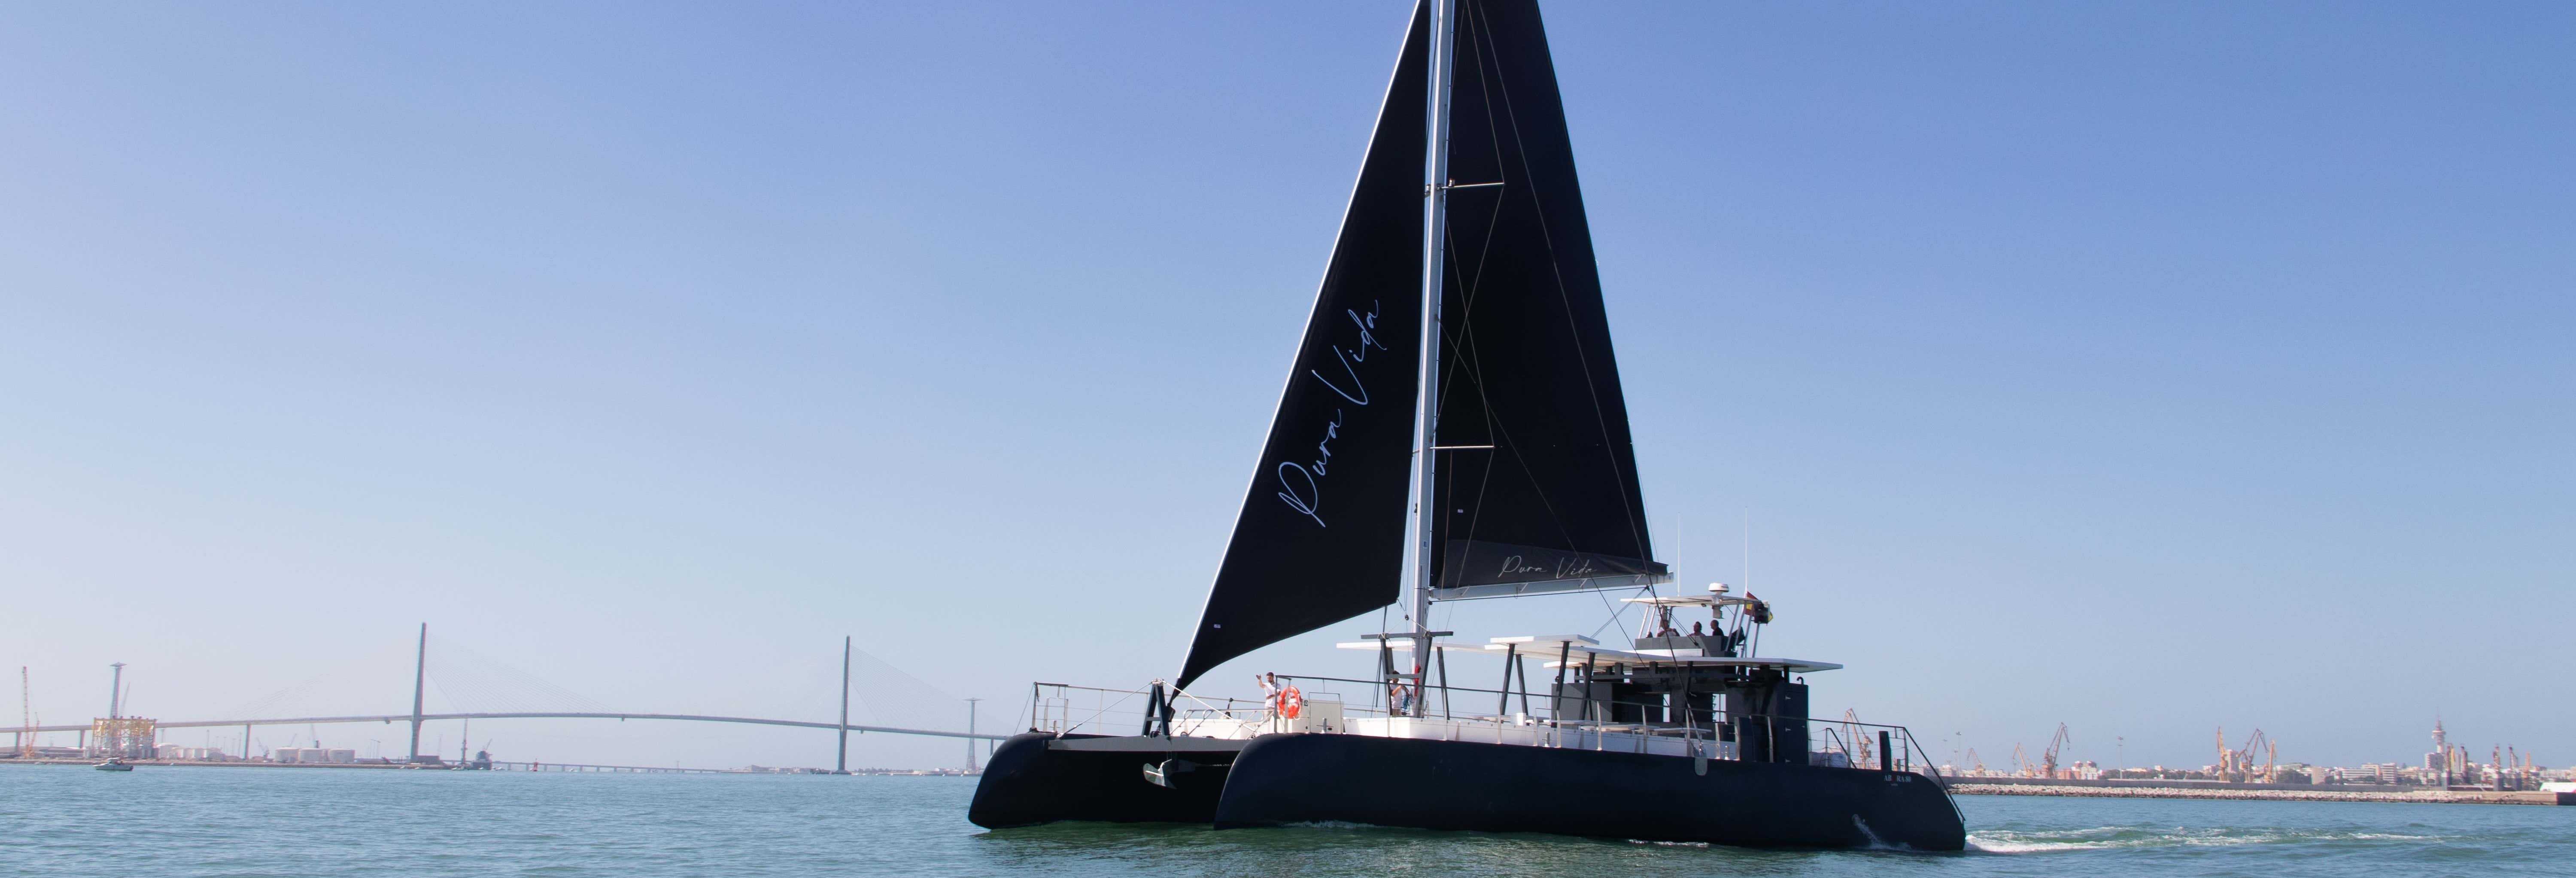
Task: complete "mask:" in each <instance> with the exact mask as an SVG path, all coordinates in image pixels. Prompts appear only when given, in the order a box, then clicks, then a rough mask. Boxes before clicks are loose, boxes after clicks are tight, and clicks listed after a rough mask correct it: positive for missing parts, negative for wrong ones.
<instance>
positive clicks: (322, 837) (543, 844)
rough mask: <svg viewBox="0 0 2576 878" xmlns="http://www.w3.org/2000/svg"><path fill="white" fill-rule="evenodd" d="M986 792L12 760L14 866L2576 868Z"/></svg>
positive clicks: (2068, 806) (2017, 815) (2050, 832)
mask: <svg viewBox="0 0 2576 878" xmlns="http://www.w3.org/2000/svg"><path fill="white" fill-rule="evenodd" d="M973 792H974V780H973V779H972V778H943V777H820V776H770V775H650V774H643V775H633V774H630V775H602V774H587V775H586V774H526V773H503V772H443V771H442V772H432V771H363V770H333V769H263V768H166V767H158V768H156V767H149V766H147V767H144V768H141V769H138V770H136V771H134V772H133V773H131V774H109V773H105V772H97V771H91V770H89V769H88V768H86V767H75V766H65V767H38V766H11V767H0V875H6V876H13V878H14V876H30V878H37V876H82V878H90V876H101V875H117V876H167V875H189V876H199V875H205V876H218V875H220V876H326V875H327V876H337V875H400V876H407V878H409V876H450V875H476V876H481V875H541V876H620V878H625V876H666V875H667V876H680V875H687V876H702V875H792V876H805V875H1007V874H1034V873H1041V872H1043V873H1047V874H1052V875H1070V876H1083V875H1127V874H1135V873H1144V872H1152V873H1156V874H1166V875H1247V874H1254V875H1318V876H1321V875H1386V874H1393V873H1402V874H1407V875H1476V876H1492V875H1564V874H1594V875H1764V876H1773V875H1777V876H1805V875H1818V876H1832V875H1862V874H1868V875H1905V876H1954V875H1955V876H1982V875H2051V876H2058V875H2078V876H2081V875H2106V876H2107V875H2120V876H2130V875H2149V876H2152V875H2195V876H2197V875H2250V876H2261V878H2298V876H2310V875H2336V876H2344V875H2369V874H2388V875H2464V876H2465V875H2477V876H2517V875H2561V876H2563V875H2576V808H2546V807H2531V806H2508V805H2397V804H2385V805H2383V804H2359V803H2339V802H2315V803H2310V802H2207V801H2193V800H2181V799H2058V798H2040V797H1994V796H1962V797H1960V799H1959V803H1960V807H1961V808H1962V809H1963V810H1965V811H1966V812H1967V815H1968V825H1969V829H1970V838H1971V839H1972V840H1973V842H1974V843H1975V845H1976V847H1977V848H1978V850H1975V851H1971V852H1969V853H1966V854H1947V855H1931V854H1909V853H1900V852H1889V851H1749V850H1739V849H1732V848H1723V847H1701V846H1694V845H1665V844H1639V843H1634V842H1622V841H1605V840H1587V839H1568V838H1556V837H1551V836H1541V835H1487V834H1478V833H1439V832H1417V831H1410V830H1394V829H1373V828H1366V827H1343V828H1298V829H1263V830H1229V831H1226V832H1215V831H1211V830H1207V829H1199V828H1191V827H1182V826H1117V825H1107V824H1066V825H1057V826H1046V827H1036V828H1032V829H1021V830H1011V831H1007V832H985V831H983V830H980V829H977V828H976V827H974V826H973V825H970V824H968V823H967V822H966V820H965V813H966V800H967V798H968V797H969V796H971V795H972V794H973Z"/></svg>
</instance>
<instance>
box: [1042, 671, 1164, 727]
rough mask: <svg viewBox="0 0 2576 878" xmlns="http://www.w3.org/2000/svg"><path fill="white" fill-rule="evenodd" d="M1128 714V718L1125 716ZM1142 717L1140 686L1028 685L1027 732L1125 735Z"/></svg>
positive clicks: (1143, 712)
mask: <svg viewBox="0 0 2576 878" xmlns="http://www.w3.org/2000/svg"><path fill="white" fill-rule="evenodd" d="M1131 705H1132V706H1131ZM1131 717H1132V718H1133V719H1132V720H1130V719H1129V718H1131ZM1144 719H1145V690H1142V689H1103V688H1100V687H1097V686H1075V685H1072V684H1069V683H1031V684H1029V731H1032V732H1045V733H1048V734H1051V735H1071V734H1092V735H1125V734H1133V733H1134V732H1133V731H1131V730H1133V729H1138V728H1142V727H1143V726H1144ZM1111 720H1117V721H1118V722H1111Z"/></svg>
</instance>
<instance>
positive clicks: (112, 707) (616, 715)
mask: <svg viewBox="0 0 2576 878" xmlns="http://www.w3.org/2000/svg"><path fill="white" fill-rule="evenodd" d="M853 652H854V647H853V645H852V643H851V639H850V638H842V640H841V714H840V718H839V719H838V720H835V721H831V722H824V721H819V720H798V719H774V718H767V717H752V716H723V715H717V714H700V713H645V712H632V711H599V710H573V711H548V710H509V711H479V712H449V713H430V712H427V711H426V710H424V709H423V707H424V706H425V704H426V696H427V690H428V681H429V626H428V625H427V624H423V625H421V626H420V643H419V647H418V651H417V653H416V654H415V662H416V663H415V665H414V667H413V672H412V696H411V699H412V700H411V712H410V713H386V714H359V715H349V716H279V717H266V718H252V719H206V720H165V721H153V720H139V721H138V720H130V719H124V718H120V717H119V716H118V713H119V712H120V704H121V702H122V700H123V688H122V687H123V684H122V683H121V682H116V683H112V684H111V685H110V690H111V696H112V697H111V698H110V700H109V702H108V704H109V706H108V718H107V719H104V720H95V721H93V722H92V723H91V724H88V725H34V724H32V723H30V724H28V725H23V726H20V727H18V728H15V729H7V731H11V732H15V733H17V734H16V740H15V741H13V743H18V744H32V743H33V736H34V735H36V734H41V733H45V732H80V733H90V732H93V731H95V732H97V733H98V734H100V735H103V736H108V740H103V741H90V740H88V739H87V738H86V737H84V739H83V742H82V749H83V751H84V752H87V751H88V750H89V749H90V748H91V747H92V746H93V745H95V746H99V747H101V748H103V749H102V750H101V751H100V752H102V753H108V754H118V753H124V752H127V751H130V750H132V749H135V748H136V746H137V745H139V746H141V747H149V746H150V745H151V741H150V740H146V739H140V738H141V736H142V735H141V733H136V737H135V738H126V737H123V736H124V735H126V734H128V731H127V730H128V729H132V728H138V727H137V726H134V725H132V724H133V723H138V722H139V723H148V724H149V728H150V729H151V730H152V731H151V733H150V734H153V735H157V734H158V732H159V730H161V729H193V728H233V727H236V726H238V727H240V728H241V729H242V749H243V753H242V758H244V759H249V758H251V756H252V755H253V754H252V753H251V752H250V749H251V741H252V736H251V730H252V729H253V728H255V727H258V726H300V725H326V724H340V723H382V724H388V725H389V724H392V723H407V724H409V725H410V726H411V751H410V753H411V755H410V757H409V758H408V759H406V760H403V761H406V762H416V763H417V762H436V761H437V758H436V757H433V756H425V754H423V753H421V751H420V731H421V724H423V723H428V722H436V721H440V720H478V719H479V720H494V719H613V720H618V721H620V722H623V721H626V720H661V721H673V722H698V723H734V724H739V725H756V726H784V727H788V728H799V729H820V730H829V731H832V732H835V733H837V734H838V735H839V747H838V751H839V752H838V755H837V756H836V758H835V762H834V772H835V773H842V774H846V773H848V771H849V755H850V733H851V732H859V733H862V734H865V733H871V732H873V733H877V734H888V735H920V736H924V737H934V738H956V739H962V740H964V741H965V742H966V760H967V769H968V770H969V771H972V770H973V769H974V763H975V742H977V741H987V742H991V741H1000V740H1003V739H1004V738H1007V737H1009V736H1008V735H994V734H984V733H980V732H977V731H975V714H974V702H976V701H979V700H981V699H974V698H968V699H959V700H962V701H965V702H967V708H968V710H967V714H966V730H965V731H962V732H961V731H953V730H947V729H915V728H903V727H898V726H881V725H862V724H854V723H851V722H850V657H851V654H852V653H853ZM871 659H872V660H874V659H873V657H871ZM880 663H882V662H880ZM114 667H115V668H116V669H117V676H118V677H119V678H120V679H121V678H122V677H123V676H124V668H125V665H124V664H123V663H121V662H120V663H117V664H116V665H114ZM897 673H898V674H900V673H901V672H900V671H897ZM902 676H903V677H904V678H906V679H909V678H910V676H911V675H909V674H903V675H902ZM912 682H913V683H914V684H915V685H925V686H926V684H920V682H919V681H918V680H913V681H912ZM120 722H122V723H124V724H120ZM988 746H989V745H988Z"/></svg>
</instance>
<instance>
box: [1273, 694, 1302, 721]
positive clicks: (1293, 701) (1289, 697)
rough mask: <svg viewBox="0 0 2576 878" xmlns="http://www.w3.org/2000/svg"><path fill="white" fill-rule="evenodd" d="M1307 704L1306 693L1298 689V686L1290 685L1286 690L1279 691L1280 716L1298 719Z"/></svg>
mask: <svg viewBox="0 0 2576 878" xmlns="http://www.w3.org/2000/svg"><path fill="white" fill-rule="evenodd" d="M1305 706H1306V693H1303V692H1299V691H1297V687H1295V686H1290V687H1288V688H1287V690H1286V691H1283V692H1280V693H1279V715H1280V716H1283V717H1286V718H1288V719H1296V718H1297V714H1298V712H1299V711H1301V710H1302V709H1304V708H1305Z"/></svg>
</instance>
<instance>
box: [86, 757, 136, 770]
mask: <svg viewBox="0 0 2576 878" xmlns="http://www.w3.org/2000/svg"><path fill="white" fill-rule="evenodd" d="M90 767H91V768H95V769H98V770H100V771H133V770H134V763H131V762H127V761H125V760H123V759H109V760H107V761H106V762H101V763H99V764H97V765H92V766H90Z"/></svg>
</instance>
